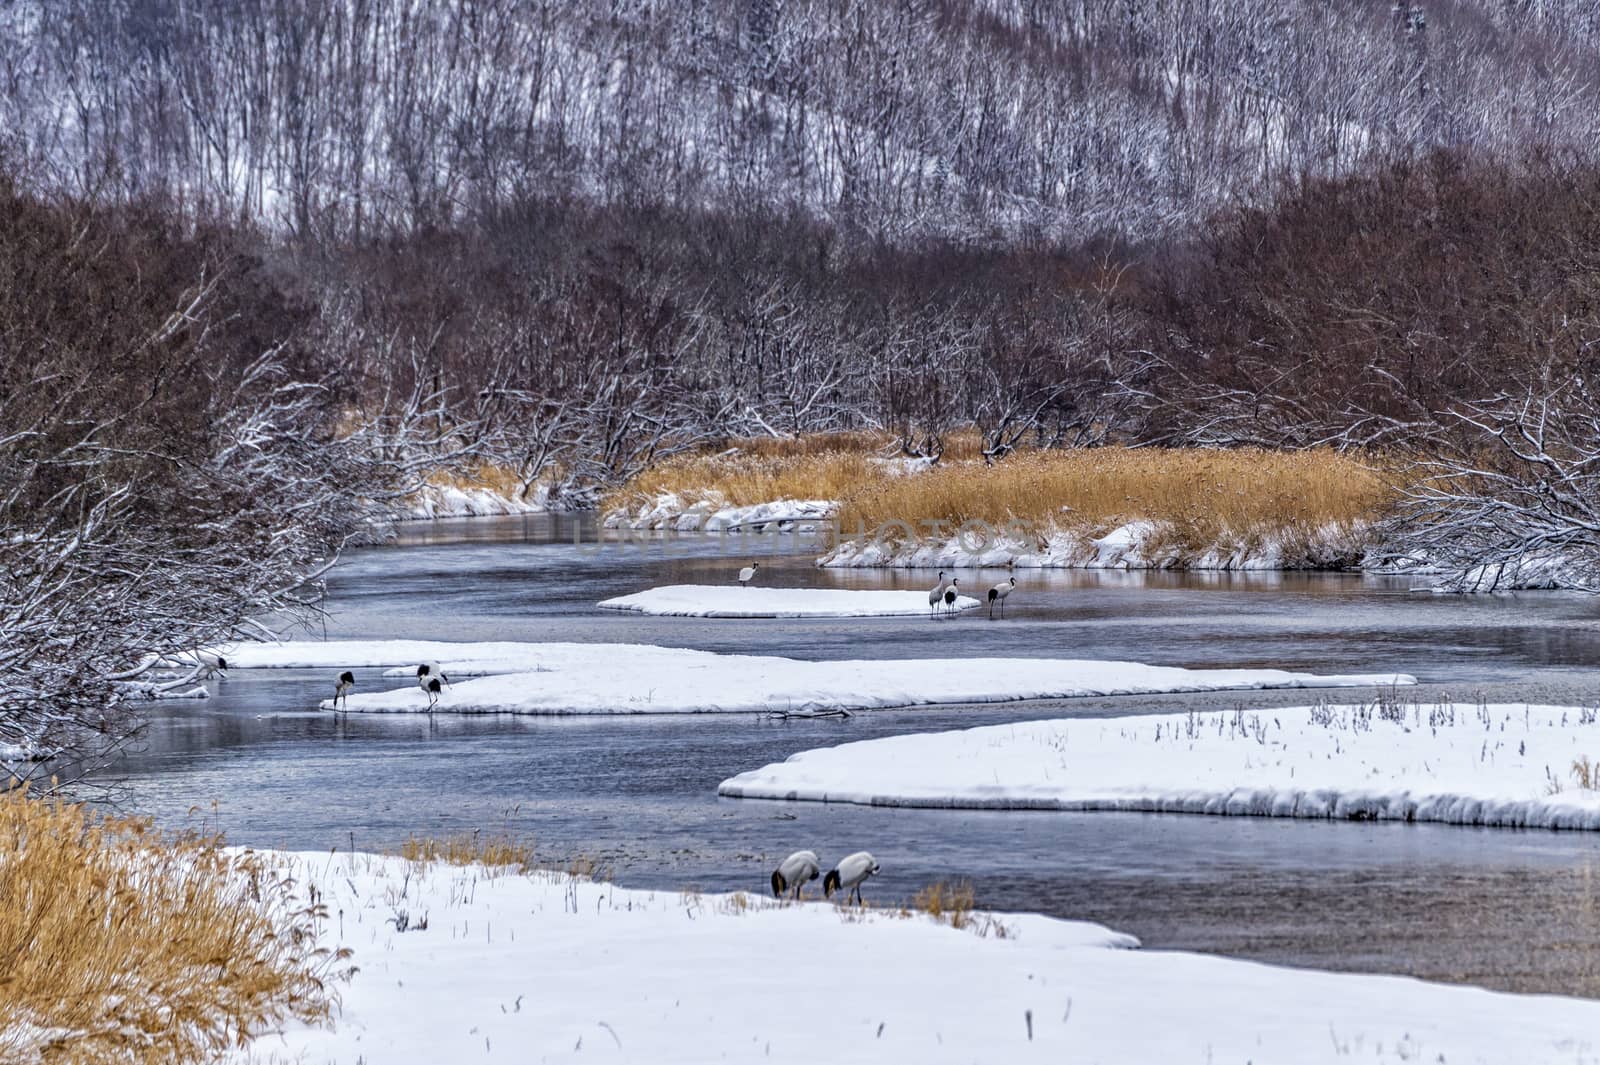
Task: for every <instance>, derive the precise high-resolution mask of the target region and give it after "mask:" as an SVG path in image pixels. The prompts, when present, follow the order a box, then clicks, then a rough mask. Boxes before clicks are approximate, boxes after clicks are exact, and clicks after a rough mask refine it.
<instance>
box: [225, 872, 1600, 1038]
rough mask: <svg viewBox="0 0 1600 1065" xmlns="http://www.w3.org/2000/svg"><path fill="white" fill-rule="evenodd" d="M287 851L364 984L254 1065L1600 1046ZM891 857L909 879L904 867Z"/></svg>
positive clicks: (1424, 1009) (1222, 981) (1135, 956)
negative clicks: (327, 1025) (330, 1014)
mask: <svg viewBox="0 0 1600 1065" xmlns="http://www.w3.org/2000/svg"><path fill="white" fill-rule="evenodd" d="M798 842H800V841H797V845H798ZM803 842H807V843H811V842H815V841H803ZM839 856H840V855H838V854H824V855H823V857H824V858H825V859H834V858H837V857H839ZM272 858H273V860H274V861H275V863H276V864H278V865H280V866H282V867H283V868H285V869H286V870H287V871H289V872H291V873H292V874H293V875H294V876H295V878H296V879H297V881H298V882H299V884H300V885H301V886H300V890H301V892H302V893H303V894H304V895H305V897H306V898H307V900H308V901H309V900H310V898H311V892H312V891H313V890H315V892H316V898H317V900H318V901H319V902H320V904H321V905H322V906H323V908H324V911H325V912H326V913H327V914H328V917H327V919H326V920H325V921H324V922H322V928H323V936H324V937H325V942H326V944H327V945H328V946H336V945H337V946H345V947H348V948H349V949H351V950H352V951H353V955H352V956H351V958H350V963H351V964H352V965H354V966H355V967H356V968H357V970H358V971H357V972H356V974H355V975H354V976H353V977H352V979H351V980H350V982H349V983H348V984H345V985H341V986H340V987H339V988H338V990H339V994H340V997H341V1000H342V1009H341V1011H340V1014H339V1016H338V1017H337V1018H336V1021H335V1024H334V1026H333V1027H332V1028H331V1029H311V1028H305V1027H300V1026H291V1027H289V1028H286V1029H285V1030H283V1031H281V1032H275V1033H268V1034H265V1035H262V1036H260V1037H259V1038H257V1039H255V1040H254V1041H253V1042H252V1043H250V1044H249V1045H248V1046H247V1047H245V1048H243V1049H241V1050H238V1051H235V1052H234V1053H233V1055H232V1057H231V1059H230V1060H231V1061H233V1062H236V1063H241V1065H242V1063H244V1062H251V1063H254V1065H265V1063H287V1062H299V1063H304V1065H324V1063H334V1062H338V1063H349V1062H356V1061H368V1062H382V1063H383V1065H434V1063H437V1062H446V1061H449V1062H466V1061H483V1062H495V1061H505V1062H518V1063H521V1062H531V1061H568V1060H572V1061H592V1060H605V1061H639V1062H651V1063H661V1065H666V1063H678V1062H681V1063H684V1065H701V1063H703V1062H707V1061H772V1062H796V1063H804V1065H815V1063H816V1062H818V1061H819V1060H821V1061H826V1062H828V1063H829V1065H848V1063H852V1062H863V1063H868V1062H870V1063H874V1065H877V1063H882V1062H891V1061H893V1062H898V1061H916V1062H920V1063H926V1065H937V1063H943V1062H951V1063H958V1062H959V1063H967V1062H973V1061H1035V1060H1037V1061H1040V1062H1045V1061H1050V1062H1060V1061H1071V1062H1079V1061H1082V1062H1103V1063H1107V1065H1118V1063H1128V1065H1133V1063H1141V1065H1142V1063H1149V1062H1162V1063H1164V1065H1187V1063H1193V1065H1203V1063H1237V1065H1243V1063H1245V1062H1295V1063H1296V1065H1318V1063H1323V1062H1327V1063H1329V1065H1334V1063H1337V1065H1346V1063H1348V1062H1352V1061H1365V1062H1403V1061H1411V1062H1415V1061H1429V1062H1437V1061H1445V1062H1449V1063H1452V1065H1460V1063H1468V1062H1481V1063H1495V1065H1505V1063H1508V1062H1517V1063H1518V1065H1543V1063H1552V1065H1554V1063H1563V1065H1575V1063H1578V1062H1583V1061H1591V1060H1593V1059H1594V1056H1595V1053H1596V1051H1597V1049H1600V1036H1597V1035H1596V1033H1597V1032H1600V1003H1596V1002H1591V1001H1586V1000H1581V999H1570V998H1558V997H1554V996H1530V995H1508V994H1499V993H1493V992H1487V991H1481V990H1477V989H1474V988H1468V987H1452V986H1447V985H1440V984H1429V983H1424V982H1422V981H1418V980H1411V979H1407V978H1403V977H1392V976H1367V975H1351V974H1333V973H1322V972H1315V971H1307V970H1295V969H1283V968H1277V967H1273V966H1267V965H1261V964H1257V963H1253V962H1243V961H1234V960H1231V959H1227V958H1221V957H1214V956H1207V955H1198V954H1185V953H1176V952H1157V951H1146V950H1141V949H1133V948H1136V946H1137V943H1136V941H1134V940H1132V939H1131V938H1130V937H1127V936H1123V935H1119V934H1117V933H1115V932H1112V931H1109V930H1107V929H1105V928H1103V927H1101V926H1099V925H1093V924H1086V923H1081V922H1072V921H1058V920H1052V919H1049V918H1044V917H1039V916H1035V915H1027V914H1001V915H993V916H989V915H982V914H980V915H975V918H974V919H973V920H972V921H971V922H970V923H969V924H968V925H967V926H966V927H963V928H959V929H958V928H952V927H950V926H949V925H948V924H947V923H942V922H940V921H936V920H934V919H933V918H931V917H928V916H925V915H922V914H908V915H901V914H899V913H898V912H895V911H872V910H869V911H867V912H866V914H864V915H862V914H858V913H856V912H854V911H850V910H841V909H839V908H836V907H835V906H832V905H828V904H823V903H810V904H802V905H780V904H777V903H774V902H773V901H772V900H770V899H767V898H762V897H760V896H752V895H742V894H736V895H696V894H680V893H678V892H675V891H639V890H625V889H621V888H617V887H613V886H611V885H609V884H605V883H595V882H592V881H589V880H585V879H581V878H573V877H569V876H567V875H565V874H560V873H544V872H536V873H531V874H526V875H524V874H518V873H514V872H511V871H509V870H490V869H485V868H483V867H481V866H466V867H451V866H445V865H439V864H426V865H425V864H420V863H411V862H406V861H403V860H400V859H395V858H388V859H385V858H377V857H373V856H369V855H362V854H355V855H347V854H327V853H316V854H301V855H275V856H272ZM878 858H879V860H880V862H882V863H883V864H884V868H885V875H888V874H889V873H890V871H891V870H892V869H893V863H894V854H893V852H892V851H886V850H884V849H882V848H880V849H879V852H878ZM866 894H867V898H868V899H869V901H870V900H871V899H872V897H873V891H872V887H871V884H870V883H869V886H868V888H867V892H866ZM1152 1016H1154V1017H1157V1018H1158V1021H1157V1022H1155V1023H1146V1022H1141V1021H1140V1020H1139V1018H1150V1017H1152Z"/></svg>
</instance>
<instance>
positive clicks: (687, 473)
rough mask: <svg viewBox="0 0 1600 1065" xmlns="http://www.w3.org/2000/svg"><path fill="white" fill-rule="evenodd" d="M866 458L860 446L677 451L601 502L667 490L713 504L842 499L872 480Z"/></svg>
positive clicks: (634, 499)
mask: <svg viewBox="0 0 1600 1065" xmlns="http://www.w3.org/2000/svg"><path fill="white" fill-rule="evenodd" d="M871 458H872V456H871V455H870V454H868V453H865V452H861V451H822V452H816V453H813V454H800V455H774V456H767V455H760V454H747V453H745V452H738V453H735V454H731V455H730V454H719V455H692V456H682V457H679V458H675V459H669V460H667V461H666V462H663V463H661V464H660V465H658V466H653V467H651V468H650V469H648V470H646V471H645V472H644V473H642V474H640V475H639V476H638V477H635V478H634V479H633V480H631V481H629V482H628V483H627V484H626V485H624V486H623V487H622V488H621V489H619V490H618V491H615V492H613V493H611V494H610V495H608V496H607V497H606V499H605V501H604V503H603V504H602V507H603V509H607V510H609V509H611V508H613V507H618V506H633V507H637V506H638V505H639V504H641V503H649V502H653V501H654V500H655V498H656V497H657V496H659V495H663V494H665V493H667V492H671V493H673V494H674V495H677V496H679V497H680V498H682V499H683V500H684V502H685V504H687V505H693V504H695V503H698V502H700V501H702V500H705V499H708V498H711V497H712V496H713V495H715V496H716V498H715V500H714V502H716V503H717V504H718V505H721V506H734V507H742V506H751V505H753V504H756V503H767V502H771V501H772V500H775V499H842V498H844V497H845V496H846V495H847V494H849V493H851V492H853V491H856V490H858V489H859V488H860V487H861V486H862V485H863V484H865V483H866V482H868V481H870V480H871V479H873V477H874V475H875V472H874V467H873V463H872V462H871Z"/></svg>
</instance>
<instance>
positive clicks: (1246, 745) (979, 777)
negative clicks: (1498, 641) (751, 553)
mask: <svg viewBox="0 0 1600 1065" xmlns="http://www.w3.org/2000/svg"><path fill="white" fill-rule="evenodd" d="M1596 757H1600V713H1597V712H1596V711H1595V710H1590V709H1584V708H1577V707H1558V706H1555V707H1553V706H1510V705H1488V706H1469V705H1464V704H1441V705H1435V706H1421V705H1416V704H1413V705H1409V706H1407V705H1404V704H1396V703H1393V702H1389V703H1378V704H1371V705H1363V706H1339V707H1328V706H1317V707H1297V708H1291V709H1283V710H1257V711H1248V712H1243V711H1236V712H1210V713H1194V714H1168V715H1155V716H1145V717H1131V718H1109V719H1097V720H1089V719H1080V720H1054V721H1032V722H1026V723H1020V724H1015V725H998V726H987V727H982V728H975V729H968V730H965V731H954V732H939V733H921V734H914V735H907V736H894V737H890V738H887V739H880V740H866V741H862V742H858V743H847V744H844V745H841V746H838V747H830V748H822V749H818V750H810V751H803V752H801V753H799V754H796V755H794V756H793V757H791V758H790V759H788V760H787V761H785V762H779V763H774V764H772V765H768V766H765V767H763V768H761V769H757V770H752V771H750V772H747V773H741V774H739V775H738V776H735V777H733V778H731V779H729V780H726V781H723V783H722V785H721V787H720V788H719V789H718V790H719V793H720V794H722V795H725V796H732V797H737V798H764V799H790V800H813V801H819V802H849V803H859V804H865V805H874V806H927V807H948V808H983V809H992V808H998V809H1036V810H1142V811H1153V812H1163V813H1201V814H1241V815H1252V816H1263V817H1302V818H1319V819H1347V820H1397V821H1438V822H1445V823H1449V824H1463V825H1485V826H1498V827H1515V828H1561V829H1590V830H1600V791H1595V790H1590V789H1585V788H1581V787H1579V786H1578V780H1577V776H1576V775H1575V774H1574V773H1573V772H1572V769H1573V766H1574V763H1577V762H1580V761H1583V760H1590V761H1591V762H1592V760H1593V759H1595V758H1596Z"/></svg>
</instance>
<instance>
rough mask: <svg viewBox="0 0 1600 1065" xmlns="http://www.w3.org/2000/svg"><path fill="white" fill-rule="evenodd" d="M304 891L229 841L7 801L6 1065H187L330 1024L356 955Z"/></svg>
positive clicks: (2, 1004) (53, 802)
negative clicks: (322, 935) (327, 928)
mask: <svg viewBox="0 0 1600 1065" xmlns="http://www.w3.org/2000/svg"><path fill="white" fill-rule="evenodd" d="M293 888H294V885H293V883H292V882H291V881H289V880H287V879H285V878H283V877H281V876H279V875H277V874H275V873H274V872H273V871H272V870H271V869H269V868H267V867H266V866H265V865H264V863H262V862H261V860H260V859H259V858H257V857H256V856H253V855H251V854H248V853H229V852H228V851H226V850H224V849H222V847H221V841H220V839H219V838H217V837H208V836H195V835H182V836H173V835H169V834H164V833H162V832H159V831H157V830H155V829H154V828H152V827H151V825H150V823H149V822H148V821H145V820H142V819H137V818H122V817H107V816H99V815H96V814H94V813H92V812H90V811H89V810H87V809H85V808H84V807H83V806H81V805H77V804H73V803H69V802H65V801H62V800H59V799H41V798H34V797H30V796H29V795H28V794H27V793H26V792H24V791H22V790H20V789H13V790H9V791H6V792H4V793H0V1061H6V1062H39V1063H45V1065H55V1063H67V1062H71V1063H74V1065H99V1063H102V1062H119V1063H135V1065H155V1063H162V1065H168V1063H171V1065H176V1063H179V1062H194V1061H205V1060H212V1059H214V1058H216V1057H217V1056H218V1055H220V1054H221V1053H222V1052H223V1051H224V1050H226V1049H227V1048H228V1047H229V1046H230V1045H242V1044H243V1043H244V1042H245V1041H246V1040H247V1039H248V1038H249V1037H250V1036H251V1035H253V1034H256V1033H259V1032H261V1031H262V1030H264V1029H267V1028H270V1027H272V1026H275V1025H277V1024H279V1023H281V1022H283V1021H284V1020H287V1019H289V1018H296V1019H299V1020H302V1021H306V1022H313V1023H315V1022H322V1021H326V1020H327V1019H328V1017H329V1014H330V1011H331V1009H332V1007H333V1005H334V1001H335V999H334V995H333V993H332V990H331V987H330V984H331V982H332V981H333V980H335V979H337V978H339V977H340V976H341V975H342V969H343V962H344V961H345V959H346V958H347V957H348V953H347V952H343V951H339V952H330V951H328V950H326V949H324V948H320V947H318V946H317V945H316V931H317V927H316V926H317V922H318V921H319V920H322V919H324V918H325V914H323V913H322V912H321V911H320V906H317V905H312V906H311V907H306V906H304V905H302V904H297V903H296V902H295V901H294V898H293Z"/></svg>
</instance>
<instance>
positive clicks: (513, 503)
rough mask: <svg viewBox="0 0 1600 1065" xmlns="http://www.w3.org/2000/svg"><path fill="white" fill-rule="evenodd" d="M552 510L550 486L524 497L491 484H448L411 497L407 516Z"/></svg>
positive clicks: (537, 489)
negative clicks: (477, 485) (465, 486)
mask: <svg viewBox="0 0 1600 1065" xmlns="http://www.w3.org/2000/svg"><path fill="white" fill-rule="evenodd" d="M549 509H550V488H549V486H548V485H542V484H541V485H538V486H537V487H536V488H535V489H534V491H533V492H532V494H531V495H530V496H529V497H528V498H527V499H523V498H521V497H520V496H519V495H516V494H507V493H504V492H499V491H496V490H495V489H493V488H489V487H480V488H458V487H456V486H455V485H448V484H429V485H425V486H423V488H422V490H421V491H419V492H417V493H415V494H414V495H412V496H410V497H408V498H407V499H406V503H405V510H406V512H407V516H408V517H410V518H415V519H419V520H427V519H430V518H475V517H487V516H490V515H495V514H542V513H543V512H545V511H546V510H549Z"/></svg>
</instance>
